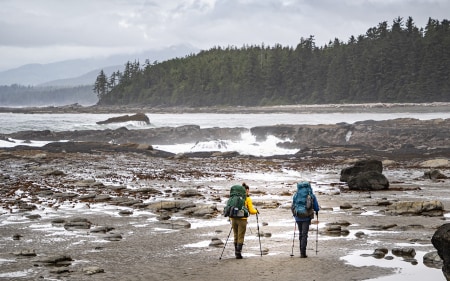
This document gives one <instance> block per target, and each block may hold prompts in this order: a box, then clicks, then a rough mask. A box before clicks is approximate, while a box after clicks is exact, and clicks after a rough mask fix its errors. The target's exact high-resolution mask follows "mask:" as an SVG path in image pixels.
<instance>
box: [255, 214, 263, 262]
mask: <svg viewBox="0 0 450 281" xmlns="http://www.w3.org/2000/svg"><path fill="white" fill-rule="evenodd" d="M258 213H259V212H257V213H256V228H257V229H258V240H259V252H260V253H261V257H262V249H261V234H260V233H259V222H258Z"/></svg>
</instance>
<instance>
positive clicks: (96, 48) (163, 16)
mask: <svg viewBox="0 0 450 281" xmlns="http://www.w3.org/2000/svg"><path fill="white" fill-rule="evenodd" d="M449 11H450V1H449V0H309V1H308V0H184V1H182V0H179V1H177V0H73V1H72V0H0V70H6V69H9V68H14V67H18V66H21V65H24V64H28V63H42V64H44V63H50V62H56V61H61V60H67V59H74V58H88V57H93V56H108V55H112V54H117V53H131V52H137V51H142V50H147V49H161V48H166V47H169V46H173V45H178V44H187V45H191V46H193V47H196V48H199V49H206V50H207V49H210V48H212V47H214V46H228V45H234V46H237V47H241V46H243V45H244V44H249V45H252V44H253V45H261V44H262V43H264V44H265V45H266V46H267V45H270V46H272V45H274V44H276V43H279V44H281V45H283V46H293V47H295V46H296V45H297V43H298V42H299V41H300V38H301V37H305V38H307V37H309V36H310V35H314V37H315V42H316V45H317V46H323V45H324V44H325V43H327V42H328V41H329V40H333V39H334V38H339V39H340V40H341V41H344V42H347V40H348V38H349V37H350V36H351V35H355V37H356V36H357V35H360V34H365V32H366V31H367V29H369V28H370V27H374V26H377V25H378V23H380V22H382V21H387V22H388V24H389V26H390V25H391V24H392V21H393V19H394V18H397V17H399V16H400V17H403V18H404V20H405V21H406V19H407V18H408V17H409V16H411V17H412V18H413V20H414V22H415V25H416V26H417V27H419V28H420V27H425V24H426V22H427V20H428V18H429V17H431V18H433V19H437V20H439V21H441V20H443V19H449V14H448V13H449Z"/></svg>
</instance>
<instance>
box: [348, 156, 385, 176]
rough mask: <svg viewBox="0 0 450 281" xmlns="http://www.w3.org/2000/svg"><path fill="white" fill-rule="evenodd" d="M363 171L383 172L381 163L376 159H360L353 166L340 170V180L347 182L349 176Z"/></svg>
mask: <svg viewBox="0 0 450 281" xmlns="http://www.w3.org/2000/svg"><path fill="white" fill-rule="evenodd" d="M364 172H378V173H380V174H381V173H382V172H383V163H382V162H381V161H379V160H376V159H369V160H360V161H357V162H356V163H355V164H354V165H353V166H351V167H347V168H344V169H342V170H341V177H340V181H342V182H347V181H349V179H350V178H352V177H355V176H357V175H359V174H360V173H364Z"/></svg>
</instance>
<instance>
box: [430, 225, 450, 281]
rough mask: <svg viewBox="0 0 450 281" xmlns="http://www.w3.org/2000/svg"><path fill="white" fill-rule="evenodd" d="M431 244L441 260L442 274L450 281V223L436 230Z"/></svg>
mask: <svg viewBox="0 0 450 281" xmlns="http://www.w3.org/2000/svg"><path fill="white" fill-rule="evenodd" d="M431 243H432V244H433V246H434V247H435V248H436V250H437V252H438V255H439V257H440V258H441V259H442V260H443V262H444V265H443V266H442V272H443V273H444V276H445V278H447V281H450V223H446V224H443V225H441V226H440V227H439V228H438V229H437V230H436V232H435V233H434V235H433V237H432V238H431Z"/></svg>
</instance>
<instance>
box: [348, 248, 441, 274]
mask: <svg viewBox="0 0 450 281" xmlns="http://www.w3.org/2000/svg"><path fill="white" fill-rule="evenodd" d="M366 254H372V252H370V251H365V250H360V251H354V252H352V253H351V254H350V255H347V256H344V257H341V259H342V260H345V261H346V263H348V264H351V265H353V266H356V267H363V266H377V267H384V268H395V269H396V273H394V274H393V275H389V276H385V277H379V278H375V279H370V281H410V280H433V281H439V280H442V281H445V277H444V275H443V273H442V271H441V270H440V269H436V268H431V267H427V266H426V265H424V264H423V256H424V255H425V254H426V252H423V251H418V252H416V256H415V257H414V258H415V259H416V260H417V262H418V263H417V264H416V265H414V264H412V263H411V262H408V261H405V260H404V259H403V258H402V257H396V256H393V255H390V254H388V255H389V256H392V257H394V258H393V259H392V260H387V259H385V258H382V259H376V258H374V257H372V256H368V257H364V256H361V255H366ZM367 281H369V280H367Z"/></svg>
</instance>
